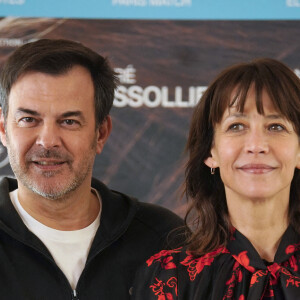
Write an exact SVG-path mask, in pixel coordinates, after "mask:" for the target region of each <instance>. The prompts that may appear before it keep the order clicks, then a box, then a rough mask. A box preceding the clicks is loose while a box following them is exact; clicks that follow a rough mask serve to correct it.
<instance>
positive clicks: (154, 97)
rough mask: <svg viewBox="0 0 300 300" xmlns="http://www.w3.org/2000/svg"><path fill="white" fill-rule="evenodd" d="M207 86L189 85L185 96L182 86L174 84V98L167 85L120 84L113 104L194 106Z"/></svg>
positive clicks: (118, 105)
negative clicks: (127, 85)
mask: <svg viewBox="0 0 300 300" xmlns="http://www.w3.org/2000/svg"><path fill="white" fill-rule="evenodd" d="M206 88H207V87H205V86H197V87H189V88H188V90H187V92H188V96H187V97H185V96H184V93H183V88H182V87H180V86H176V87H175V90H174V98H170V96H169V95H170V93H169V88H168V87H167V86H163V87H161V88H160V87H157V86H154V85H150V86H147V87H145V88H142V87H141V86H138V85H132V86H130V87H126V86H123V85H120V86H119V87H118V89H117V90H116V93H115V99H114V106H115V107H125V106H130V107H135V108H136V107H141V106H146V107H150V108H154V107H158V106H161V107H166V108H173V107H181V108H187V107H194V106H195V105H196V104H197V103H198V102H199V101H200V99H201V97H202V95H203V93H204V91H205V90H206Z"/></svg>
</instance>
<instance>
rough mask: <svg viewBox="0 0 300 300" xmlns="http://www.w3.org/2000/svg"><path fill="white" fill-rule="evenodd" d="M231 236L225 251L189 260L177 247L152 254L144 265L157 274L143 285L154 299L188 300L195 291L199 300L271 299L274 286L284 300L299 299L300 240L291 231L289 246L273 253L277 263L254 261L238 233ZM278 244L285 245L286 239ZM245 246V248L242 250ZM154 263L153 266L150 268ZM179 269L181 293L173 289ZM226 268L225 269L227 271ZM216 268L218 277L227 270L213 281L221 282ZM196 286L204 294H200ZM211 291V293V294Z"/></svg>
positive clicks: (223, 249)
mask: <svg viewBox="0 0 300 300" xmlns="http://www.w3.org/2000/svg"><path fill="white" fill-rule="evenodd" d="M233 233H234V236H232V237H231V238H230V247H229V245H228V247H227V248H225V247H220V248H218V249H217V250H215V251H212V252H210V253H207V254H206V255H203V256H201V257H194V256H193V255H192V254H191V253H190V252H189V251H185V252H184V250H183V249H181V248H179V249H175V250H163V251H161V252H159V253H158V254H156V255H154V256H152V257H151V258H150V259H149V260H148V261H147V265H148V266H149V267H153V265H154V264H155V265H156V268H158V269H159V270H160V271H159V273H158V275H156V276H154V278H155V282H154V283H153V282H151V283H150V284H149V285H147V286H148V287H149V286H150V290H151V292H152V295H154V297H155V299H157V300H175V299H176V300H177V299H180V300H185V299H188V298H187V297H193V296H194V293H195V291H199V292H200V297H199V300H208V299H211V298H210V297H212V296H207V295H218V299H219V297H220V299H223V300H246V299H248V298H250V299H257V300H267V299H268V300H274V299H275V298H276V297H278V295H277V296H276V293H278V292H277V290H278V288H279V289H285V291H284V292H283V294H284V295H285V297H287V298H286V299H288V300H299V299H300V274H299V273H298V272H299V270H300V253H299V252H300V243H299V240H300V236H298V235H297V236H296V235H295V234H294V235H292V234H293V232H292V231H290V234H291V236H292V237H293V239H294V240H295V243H294V244H292V243H291V244H285V245H284V244H283V245H282V246H281V250H280V251H279V250H278V252H279V253H280V256H281V257H279V255H277V256H278V257H277V256H275V257H277V259H278V261H279V262H274V263H273V264H270V265H265V264H264V263H263V261H262V260H261V261H258V259H259V257H258V256H257V253H254V251H255V250H253V249H254V248H251V247H248V245H249V242H246V243H243V242H244V241H245V237H243V236H242V235H241V234H240V233H238V232H235V231H233ZM296 239H297V240H296ZM283 240H285V241H287V240H288V238H285V239H283ZM243 247H244V249H243ZM247 247H248V248H249V249H246V248H247ZM279 247H280V246H279ZM157 262H158V263H159V264H156V263H157ZM215 262H216V263H215ZM179 265H181V266H184V267H186V272H187V275H188V276H186V275H183V276H181V277H180V280H181V282H180V285H179V288H180V289H181V292H179V290H178V285H177V276H178V272H182V270H184V269H185V268H182V267H181V268H179V269H178V266H179ZM227 266H228V267H230V269H231V271H229V270H228V269H227ZM204 269H205V270H207V273H205V275H204V273H202V272H203V270H204ZM219 270H222V271H221V273H222V272H224V276H225V277H226V276H227V275H226V274H228V271H229V272H231V273H230V276H229V278H228V279H226V281H225V282H220V281H218V280H219V279H220V278H224V276H223V274H221V275H220V271H219ZM156 274H157V273H156ZM180 274H181V273H180ZM151 278H153V274H152V275H151ZM207 280H209V281H210V282H207ZM182 281H183V282H182ZM202 287H205V288H206V289H208V290H206V291H202V290H201V289H202ZM211 289H212V290H213V291H214V292H213V294H212V291H211ZM187 290H188V292H187ZM187 295H188V296H187ZM202 295H205V296H202ZM197 297H198V294H197ZM136 299H153V298H151V297H150V298H149V297H145V298H143V296H142V295H141V296H140V298H136ZM189 299H190V298H189ZM197 299H198V298H197ZM276 299H277V298H276Z"/></svg>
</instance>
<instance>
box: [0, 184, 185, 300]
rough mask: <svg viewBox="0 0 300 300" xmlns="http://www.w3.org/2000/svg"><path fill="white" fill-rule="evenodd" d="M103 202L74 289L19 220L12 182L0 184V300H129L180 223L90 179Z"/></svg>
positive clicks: (162, 212)
mask: <svg viewBox="0 0 300 300" xmlns="http://www.w3.org/2000/svg"><path fill="white" fill-rule="evenodd" d="M92 186H93V187H94V188H95V189H97V190H98V192H99V194H100V195H101V198H102V205H103V206H102V215H101V224H100V227H99V229H98V231H97V233H96V236H95V239H94V241H93V244H92V247H91V250H90V253H89V255H88V259H87V263H86V266H85V269H84V270H83V272H82V274H81V277H80V279H79V281H78V284H77V287H76V291H73V290H72V288H71V286H70V285H69V282H68V280H67V279H66V277H65V276H64V274H63V273H62V271H61V270H60V269H59V268H58V267H57V265H56V264H55V262H54V260H53V258H52V256H51V254H50V253H49V251H48V250H47V248H46V247H45V246H44V244H43V243H42V242H41V241H40V240H39V239H38V238H37V237H36V236H35V235H34V234H33V233H32V232H30V231H29V230H28V229H27V227H26V226H25V225H24V223H23V222H22V220H21V218H20V217H19V215H18V213H17V212H16V210H15V208H14V206H13V205H12V203H11V200H10V198H9V192H10V191H12V190H14V189H16V188H17V182H16V180H14V179H10V178H3V179H2V180H1V181H0V299H4V300H10V299H13V300H14V299H16V300H17V299H18V300H27V299H28V300H29V299H30V300H47V299H49V300H50V299H51V300H67V299H80V300H86V299H90V300H97V299H101V300H119V299H129V291H130V287H131V285H132V281H133V278H134V274H135V271H136V269H137V267H138V266H139V265H141V264H142V263H143V262H145V260H146V259H147V258H148V257H149V256H151V255H152V254H154V253H156V252H158V251H159V250H161V249H162V248H164V247H165V245H164V244H165V240H166V237H167V235H168V233H169V232H170V231H172V229H174V228H176V227H179V226H182V221H181V219H180V218H179V217H177V216H176V215H175V214H173V213H171V212H170V211H168V210H166V209H164V208H161V207H158V206H155V205H151V204H145V203H140V202H138V201H136V200H134V199H132V198H130V197H128V196H126V195H124V194H121V193H118V192H114V191H111V190H109V189H108V188H107V187H106V186H105V185H104V184H103V183H101V182H99V181H97V180H95V179H93V181H92Z"/></svg>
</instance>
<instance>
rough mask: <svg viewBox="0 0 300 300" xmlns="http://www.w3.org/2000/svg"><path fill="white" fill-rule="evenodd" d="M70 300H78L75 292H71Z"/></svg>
mask: <svg viewBox="0 0 300 300" xmlns="http://www.w3.org/2000/svg"><path fill="white" fill-rule="evenodd" d="M72 300H79V298H77V292H76V290H73V295H72Z"/></svg>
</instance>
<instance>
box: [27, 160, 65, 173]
mask: <svg viewBox="0 0 300 300" xmlns="http://www.w3.org/2000/svg"><path fill="white" fill-rule="evenodd" d="M31 162H32V163H33V164H34V166H36V167H37V168H38V169H40V170H45V171H47V170H48V171H51V170H58V169H60V168H61V167H62V166H63V165H64V164H65V163H66V161H62V160H53V159H41V160H32V161H31Z"/></svg>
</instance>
